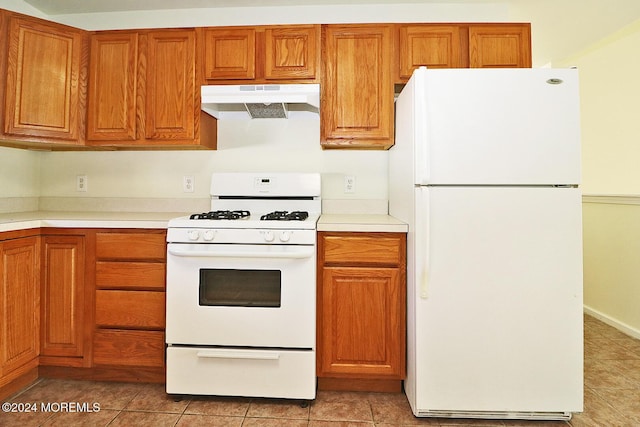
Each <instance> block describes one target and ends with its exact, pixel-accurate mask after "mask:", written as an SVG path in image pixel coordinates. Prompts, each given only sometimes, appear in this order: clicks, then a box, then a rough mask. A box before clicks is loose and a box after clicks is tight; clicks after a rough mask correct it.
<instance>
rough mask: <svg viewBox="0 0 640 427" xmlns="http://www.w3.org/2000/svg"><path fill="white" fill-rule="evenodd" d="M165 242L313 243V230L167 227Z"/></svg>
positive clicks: (314, 238)
mask: <svg viewBox="0 0 640 427" xmlns="http://www.w3.org/2000/svg"><path fill="white" fill-rule="evenodd" d="M167 242H170V243H202V244H207V243H208V244H221V243H238V244H271V245H285V244H286V245H313V244H315V243H316V231H315V230H286V229H285V230H282V229H275V230H271V229H224V228H222V229H209V228H169V229H168V231H167Z"/></svg>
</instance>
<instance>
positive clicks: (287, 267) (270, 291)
mask: <svg viewBox="0 0 640 427" xmlns="http://www.w3.org/2000/svg"><path fill="white" fill-rule="evenodd" d="M320 207H321V200H320V175H319V174H310V173H304V174H294V173H288V174H286V173H215V174H213V176H212V179H211V211H210V212H203V213H196V214H193V215H189V216H186V217H182V218H175V219H173V220H171V221H170V222H169V229H168V232H167V242H168V245H167V326H166V342H167V345H168V347H167V393H170V394H205V395H228V396H256V397H282V398H294V399H306V400H310V399H314V398H315V389H316V378H315V341H316V338H315V328H316V326H315V316H316V314H315V312H316V310H315V307H316V302H315V295H316V223H317V221H318V218H319V216H320Z"/></svg>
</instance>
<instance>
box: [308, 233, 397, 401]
mask: <svg viewBox="0 0 640 427" xmlns="http://www.w3.org/2000/svg"><path fill="white" fill-rule="evenodd" d="M405 276H406V234H404V233H345V232H336V233H334V232H320V233H318V298H317V301H318V303H317V304H318V311H317V313H318V319H317V328H318V331H317V336H318V343H317V348H318V351H317V358H318V360H317V374H318V387H319V388H321V389H335V390H357V391H400V389H401V381H402V380H403V379H404V377H405V357H406V349H405V345H406V344H405V343H406V338H405V335H406V278H405Z"/></svg>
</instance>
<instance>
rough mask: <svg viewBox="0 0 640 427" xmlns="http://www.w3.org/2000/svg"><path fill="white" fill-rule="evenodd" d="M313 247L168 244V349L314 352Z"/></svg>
mask: <svg viewBox="0 0 640 427" xmlns="http://www.w3.org/2000/svg"><path fill="white" fill-rule="evenodd" d="M315 293H316V249H315V245H305V246H302V245H236V244H187V243H169V244H168V246H167V326H166V340H167V343H168V344H179V345H200V346H202V345H206V346H241V347H280V348H298V349H312V348H315V317H316V316H315V306H316V301H315Z"/></svg>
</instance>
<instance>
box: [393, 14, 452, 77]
mask: <svg viewBox="0 0 640 427" xmlns="http://www.w3.org/2000/svg"><path fill="white" fill-rule="evenodd" d="M460 33H461V29H460V26H458V25H436V24H433V25H432V24H416V25H400V28H399V34H400V46H399V47H400V49H399V50H400V80H401V81H406V80H408V79H409V77H411V74H412V73H413V70H415V69H416V68H418V67H420V66H423V65H424V66H427V67H428V68H460V67H462V66H463V59H462V58H463V56H462V48H461V36H460Z"/></svg>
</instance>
